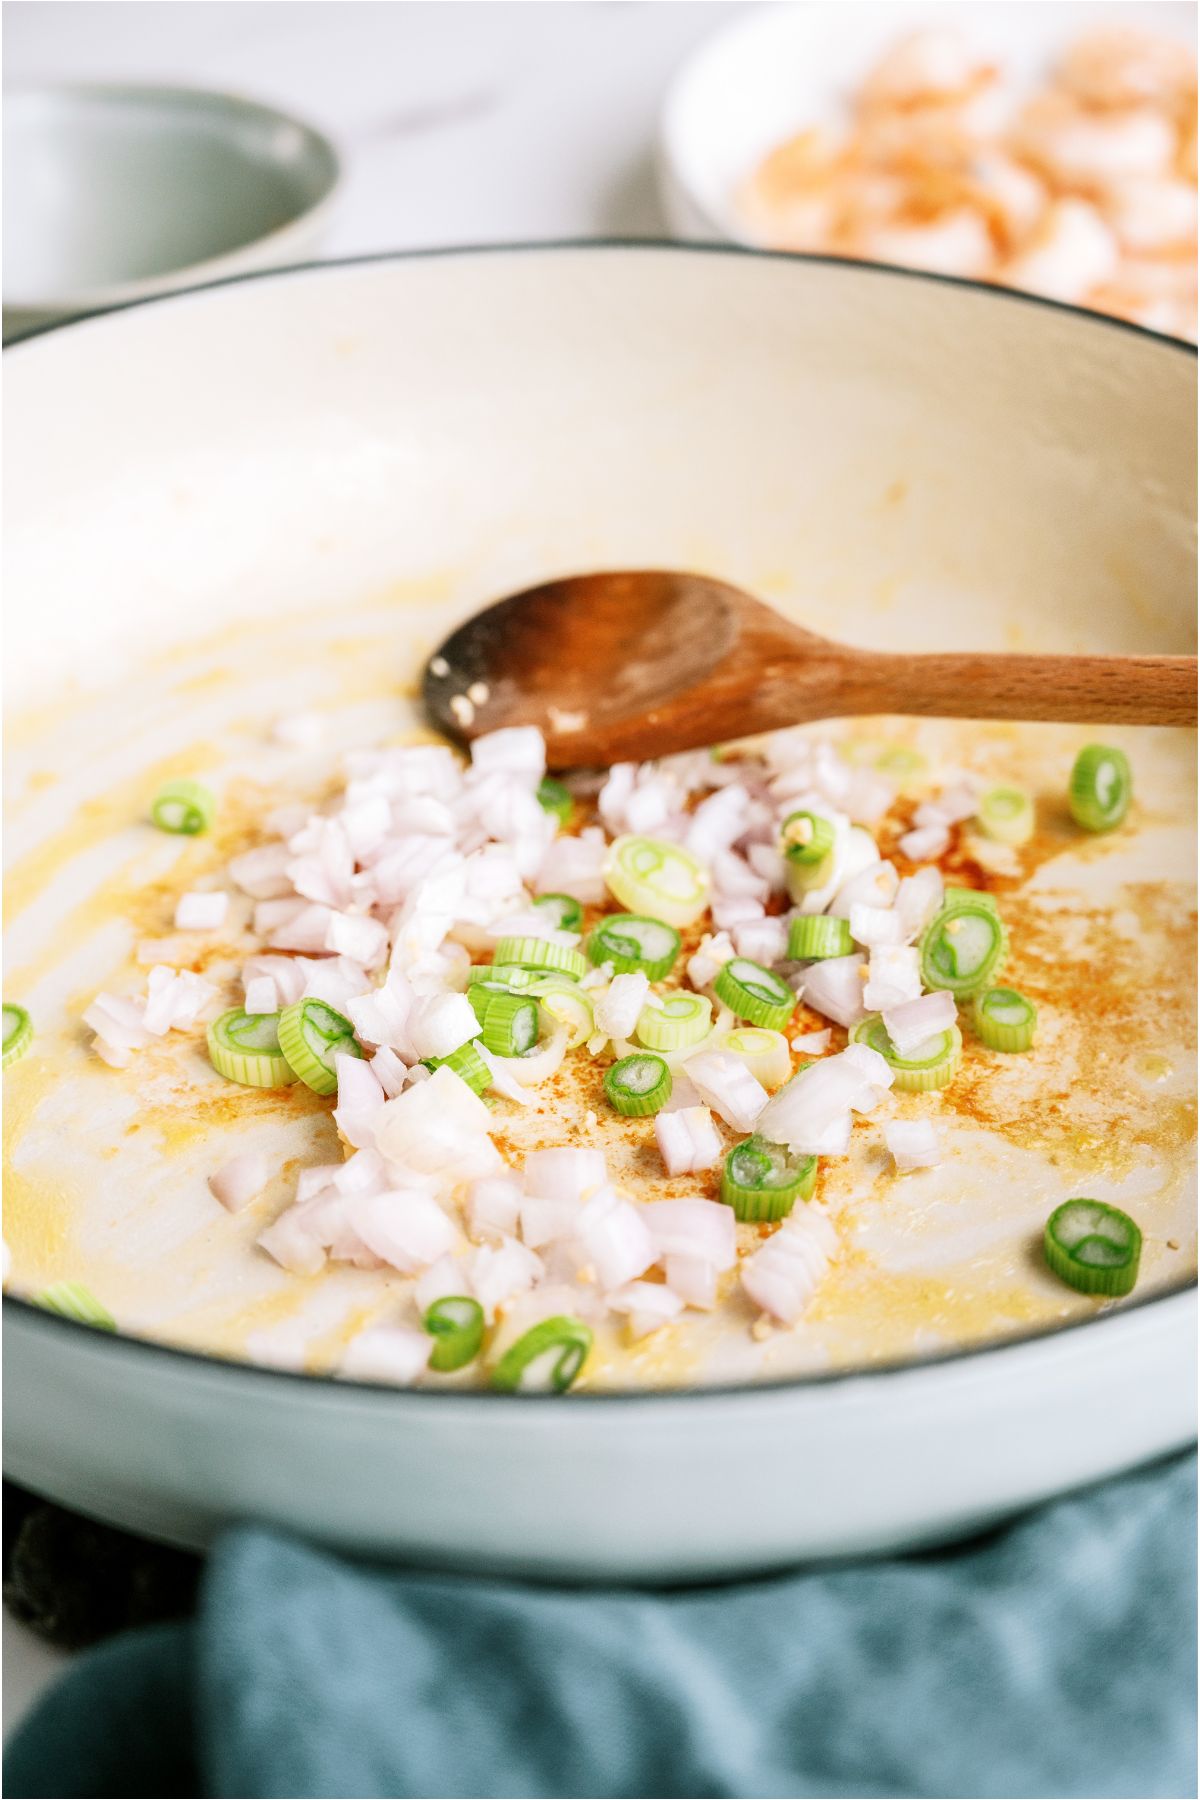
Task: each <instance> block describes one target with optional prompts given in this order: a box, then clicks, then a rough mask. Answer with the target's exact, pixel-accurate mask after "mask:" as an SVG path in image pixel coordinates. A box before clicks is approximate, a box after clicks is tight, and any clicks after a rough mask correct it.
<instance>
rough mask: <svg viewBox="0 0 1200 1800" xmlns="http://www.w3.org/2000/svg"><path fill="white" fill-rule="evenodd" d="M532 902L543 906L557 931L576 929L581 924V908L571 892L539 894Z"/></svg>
mask: <svg viewBox="0 0 1200 1800" xmlns="http://www.w3.org/2000/svg"><path fill="white" fill-rule="evenodd" d="M533 904H534V905H535V906H544V907H545V909H546V911H547V913H549V915H550V917H551V918H552V919H553V920H554V924H555V927H556V928H557V930H559V931H578V930H579V927H580V926H581V925H582V924H583V908H582V906H580V904H579V902H578V900H576V899H575V897H574V895H573V894H540V895H539V896H538V898H537V899H536V900H535V901H534V903H533Z"/></svg>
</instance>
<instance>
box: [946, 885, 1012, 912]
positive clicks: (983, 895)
mask: <svg viewBox="0 0 1200 1800" xmlns="http://www.w3.org/2000/svg"><path fill="white" fill-rule="evenodd" d="M957 906H990V907H991V909H992V911H993V912H994V913H995V915H996V917H997V918H999V917H1000V908H999V906H998V905H997V903H996V896H995V894H989V893H988V891H987V889H986V888H968V887H948V888H946V890H945V891H944V893H943V894H942V904H941V906H940V907H939V908H938V911H939V912H953V911H954V909H955V907H957Z"/></svg>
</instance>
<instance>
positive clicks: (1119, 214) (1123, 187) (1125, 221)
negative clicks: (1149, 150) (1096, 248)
mask: <svg viewBox="0 0 1200 1800" xmlns="http://www.w3.org/2000/svg"><path fill="white" fill-rule="evenodd" d="M1104 211H1105V216H1106V218H1107V219H1108V222H1109V224H1110V225H1111V226H1112V228H1113V230H1114V231H1115V232H1116V234H1117V240H1118V242H1119V243H1120V245H1121V248H1122V250H1126V251H1128V252H1129V253H1130V255H1132V256H1162V255H1168V256H1170V255H1174V254H1177V253H1181V252H1183V251H1185V250H1188V249H1190V248H1191V247H1192V245H1193V244H1194V243H1195V240H1196V189H1195V187H1194V185H1193V184H1192V183H1191V182H1190V181H1180V180H1178V179H1176V178H1175V177H1163V178H1160V179H1155V178H1152V177H1146V176H1135V177H1133V178H1132V179H1130V180H1129V181H1122V182H1119V183H1118V184H1117V186H1115V187H1114V188H1112V189H1111V191H1110V192H1109V194H1108V196H1107V197H1106V201H1105V207H1104Z"/></svg>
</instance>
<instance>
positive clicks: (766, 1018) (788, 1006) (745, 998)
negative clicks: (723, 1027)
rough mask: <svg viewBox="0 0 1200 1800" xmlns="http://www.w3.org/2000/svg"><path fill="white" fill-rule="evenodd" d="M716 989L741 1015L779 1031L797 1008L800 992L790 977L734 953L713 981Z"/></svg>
mask: <svg viewBox="0 0 1200 1800" xmlns="http://www.w3.org/2000/svg"><path fill="white" fill-rule="evenodd" d="M713 992H714V993H715V994H716V996H717V999H718V1000H720V1001H722V1002H723V1003H724V1004H725V1005H726V1006H727V1007H728V1008H729V1010H730V1012H732V1013H736V1014H737V1016H738V1018H739V1019H748V1020H749V1021H750V1023H751V1025H766V1026H768V1027H769V1028H770V1029H771V1030H772V1031H779V1030H780V1029H781V1028H782V1027H783V1026H784V1025H786V1024H787V1022H788V1020H789V1019H790V1018H791V1016H792V1014H793V1013H794V1012H795V1010H796V996H795V994H793V992H792V990H791V988H790V987H789V986H788V984H787V982H786V981H783V980H782V979H781V978H780V977H779V976H778V975H773V974H772V973H771V971H770V969H764V968H763V966H762V964H761V963H756V962H751V961H750V958H749V957H748V956H731V957H730V959H729V961H728V962H727V963H726V964H725V965H724V966H723V967H722V969H721V971H720V973H719V974H718V976H717V979H716V981H715V982H714V983H713Z"/></svg>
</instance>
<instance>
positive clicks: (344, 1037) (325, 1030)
mask: <svg viewBox="0 0 1200 1800" xmlns="http://www.w3.org/2000/svg"><path fill="white" fill-rule="evenodd" d="M218 1023H219V1021H218ZM279 1048H280V1049H281V1050H282V1051H283V1054H284V1055H285V1056H286V1057H287V1060H288V1063H289V1065H290V1066H291V1068H292V1069H293V1070H294V1071H295V1073H296V1074H297V1075H298V1076H299V1077H300V1079H301V1081H302V1082H303V1083H304V1085H305V1087H310V1088H311V1089H312V1090H313V1092H314V1094H335V1093H336V1092H337V1067H336V1065H335V1063H334V1060H333V1059H334V1057H335V1056H361V1055H362V1051H361V1050H360V1049H359V1047H358V1045H357V1043H356V1042H355V1040H354V1027H353V1025H352V1024H351V1023H350V1021H349V1019H347V1018H343V1016H342V1014H341V1013H340V1012H335V1010H334V1008H333V1007H332V1006H328V1005H327V1004H326V1003H325V1001H324V1000H311V999H310V1000H297V1001H296V1003H295V1005H294V1006H286V1007H285V1008H284V1009H283V1011H282V1012H281V1013H280V1015H279Z"/></svg>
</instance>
